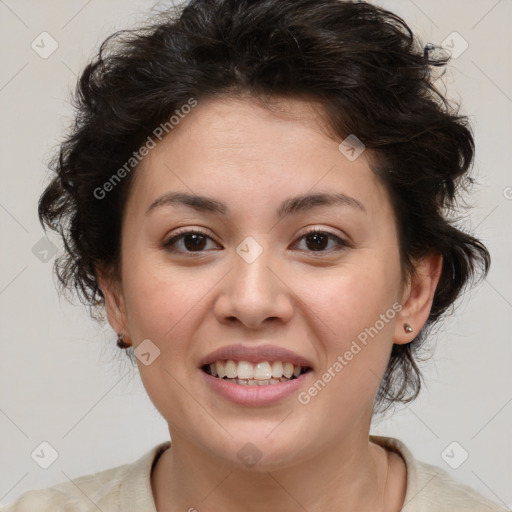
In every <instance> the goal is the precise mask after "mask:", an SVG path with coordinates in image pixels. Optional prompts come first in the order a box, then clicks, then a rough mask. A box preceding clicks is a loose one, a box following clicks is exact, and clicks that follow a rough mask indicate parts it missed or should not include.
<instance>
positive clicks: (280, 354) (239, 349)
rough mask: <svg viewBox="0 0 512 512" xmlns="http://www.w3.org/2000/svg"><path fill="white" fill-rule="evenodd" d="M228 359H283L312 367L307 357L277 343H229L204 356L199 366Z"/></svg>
mask: <svg viewBox="0 0 512 512" xmlns="http://www.w3.org/2000/svg"><path fill="white" fill-rule="evenodd" d="M228 359H232V360H233V361H248V362H250V363H258V362H260V361H268V362H273V361H281V362H284V363H286V362H289V363H293V364H295V365H300V366H303V367H309V368H312V364H311V362H310V361H308V360H307V359H306V358H304V357H302V356H300V355H298V354H296V353H295V352H292V351H291V350H288V349H286V348H283V347H279V346H277V345H256V346H254V345H251V346H247V345H227V346H225V347H221V348H219V349H217V350H214V351H213V352H210V353H209V354H208V355H206V356H205V357H203V358H202V359H201V361H200V363H199V367H200V368H201V367H202V366H204V365H206V364H210V363H214V362H215V361H222V360H228Z"/></svg>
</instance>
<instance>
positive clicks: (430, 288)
mask: <svg viewBox="0 0 512 512" xmlns="http://www.w3.org/2000/svg"><path fill="white" fill-rule="evenodd" d="M413 264H414V268H415V270H414V272H413V275H412V276H410V278H409V280H408V282H407V284H406V285H405V286H404V290H403V293H402V297H401V299H402V300H401V301H400V304H402V309H401V311H400V313H399V314H398V315H397V322H396V325H395V333H394V337H393V342H394V343H396V344H398V345H405V344H406V343H409V342H411V341H412V340H413V339H414V338H415V337H416V336H417V335H418V333H419V331H420V330H421V329H422V327H423V326H424V325H425V322H426V321H427V319H428V316H429V314H430V310H431V308H432V302H433V300H434V293H435V291H436V288H437V284H438V282H439V279H440V277H441V272H442V269H443V257H442V255H441V254H439V253H435V252H431V253H429V254H428V255H426V256H424V257H423V258H421V259H419V260H416V261H414V262H413ZM406 323H408V324H409V325H410V326H411V327H412V332H406V331H405V329H404V325H405V324H406Z"/></svg>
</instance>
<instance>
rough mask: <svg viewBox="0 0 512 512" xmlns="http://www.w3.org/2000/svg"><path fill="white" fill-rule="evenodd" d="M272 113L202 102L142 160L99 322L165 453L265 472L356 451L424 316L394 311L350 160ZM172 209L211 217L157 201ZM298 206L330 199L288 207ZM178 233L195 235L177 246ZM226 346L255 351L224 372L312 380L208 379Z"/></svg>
mask: <svg viewBox="0 0 512 512" xmlns="http://www.w3.org/2000/svg"><path fill="white" fill-rule="evenodd" d="M281 106H282V107H285V108H286V109H287V112H288V114H286V115H284V114H283V115H277V114H275V113H272V112H270V111H269V110H267V109H264V108H262V107H260V106H258V105H257V104H256V103H253V102H251V101H249V100H242V99H222V100H221V99H214V100H209V101H199V102H198V105H197V106H196V107H195V108H193V109H192V111H191V112H190V113H189V114H188V115H187V116H186V117H184V119H183V120H181V122H180V123H179V125H178V126H176V127H175V128H174V129H173V131H172V132H171V133H170V135H169V136H168V137H167V138H165V139H163V140H162V141H161V142H159V143H158V144H157V145H156V147H155V148H154V149H152V150H151V151H150V152H149V154H148V155H147V157H146V158H145V159H144V161H143V162H142V164H141V165H140V167H139V168H138V169H137V171H136V173H137V174H136V176H134V178H135V179H134V182H133V184H132V188H131V193H130V196H129V198H128V201H127V205H126V210H125V217H124V219H123V229H122V252H121V258H122V271H121V277H122V282H121V284H120V286H119V287H118V288H117V289H116V290H117V291H114V292H113V295H111V294H110V292H108V290H107V307H108V313H109V320H110V322H111V324H112V325H113V327H114V328H115V329H116V330H117V332H124V333H125V335H126V338H127V339H129V340H130V341H131V343H132V344H133V346H134V347H135V353H136V354H137V355H138V360H137V363H138V366H139V370H140V374H141V378H142V381H143V384H144V386H145V388H146V390H147V392H148V394H149V396H150V398H151V400H152V401H153V403H154V404H155V406H156V407H157V409H158V410H159V411H160V413H161V414H162V415H163V417H164V418H165V419H166V420H167V421H168V423H169V426H170V432H171V437H172V438H173V441H174V440H175V439H176V440H177V439H181V440H182V441H183V442H185V440H186V443H189V445H190V446H194V448H195V449H199V450H201V451H203V452H205V453H208V454H209V455H211V456H214V457H216V458H218V459H219V458H221V459H225V460H226V461H230V462H234V463H235V464H239V465H242V464H245V463H246V462H245V461H246V459H245V458H244V457H246V456H247V455H249V456H251V455H252V456H254V457H255V458H256V459H258V458H259V461H258V464H257V467H259V468H265V469H270V468H274V469H276V468H278V467H283V468H284V467H286V466H287V465H290V464H292V463H295V462H297V461H299V460H306V459H307V458H310V457H312V456H313V455H315V454H318V453H319V452H321V451H323V450H331V449H332V448H333V447H335V446H339V445H340V442H343V443H348V442H354V441H355V440H356V438H357V439H359V436H361V435H362V436H363V437H364V436H367V434H368V429H369V425H370V420H371V413H372V409H373V403H374V398H375V394H376V392H377V390H378V387H379V383H380V380H381V377H382V376H383V374H384V371H385V369H386V365H387V362H388V359H389V355H390V351H391V349H392V345H393V343H394V342H395V343H405V342H407V341H411V340H412V339H413V337H414V335H415V334H416V333H417V331H418V330H419V329H420V328H421V326H422V325H423V322H424V321H425V319H426V314H428V312H427V313H426V314H423V316H421V314H420V313H415V312H414V311H413V310H412V309H411V308H409V306H408V307H407V308H405V307H404V309H402V311H401V312H399V311H400V309H401V308H402V306H405V305H406V304H405V302H406V300H407V298H408V297H407V294H408V293H409V291H410V286H409V284H407V285H406V286H404V289H403V290H402V289H401V268H400V261H399V247H398V238H397V229H396V223H395V218H394V215H393V211H392V207H391V204H390V200H389V197H388V195H387V193H386V190H385V188H384V186H383V185H382V183H381V182H380V181H379V179H378V178H377V177H376V176H375V174H374V173H373V172H372V171H371V170H370V167H369V164H368V161H367V158H366V157H367V155H366V154H365V152H363V153H362V154H361V155H360V156H359V157H358V158H356V159H353V156H354V155H355V154H356V152H354V155H353V154H352V152H351V151H350V148H349V150H348V152H347V151H344V152H342V151H341V150H340V149H339V148H338V143H336V142H334V141H333V140H331V139H330V138H328V137H327V135H326V134H325V133H324V132H323V131H322V129H321V128H320V126H319V124H317V122H316V121H315V119H314V116H313V113H312V112H313V109H311V108H310V107H311V105H310V104H307V103H300V102H297V101H294V102H291V101H290V102H288V103H286V104H285V103H282V104H281ZM357 149H358V148H355V150H356V151H357ZM347 155H348V157H350V158H348V157H347ZM177 193H180V194H184V195H187V196H201V198H206V199H207V200H208V201H211V202H214V203H204V201H203V202H201V201H195V203H194V201H192V200H188V201H187V200H185V201H180V200H178V199H175V200H174V201H171V200H169V201H165V200H161V199H162V198H163V197H165V196H167V195H168V194H177ZM335 194H338V198H339V200H338V201H334V200H332V197H333V196H334V195H335ZM313 195H315V196H316V195H325V196H327V197H329V198H331V199H329V200H326V199H325V198H324V200H320V199H317V200H310V201H307V200H302V201H298V202H297V201H296V198H304V197H307V196H313ZM168 197H169V196H168ZM183 197H184V196H182V198H183ZM187 202H188V203H189V204H186V203H187ZM194 204H195V206H194ZM188 231H197V232H200V233H201V235H200V236H197V235H196V236H194V235H190V234H189V235H185V236H181V237H178V234H183V233H185V232H188ZM309 231H313V232H317V234H316V235H315V234H309V235H307V233H308V232H309ZM168 242H169V243H168ZM103 284H104V286H105V288H107V287H108V285H107V284H106V283H103ZM104 291H105V289H104ZM116 293H117V295H116ZM404 295H405V296H404ZM112 297H116V300H114V299H113V298H112ZM413 309H414V308H413ZM424 309H425V308H424ZM427 309H429V308H427ZM408 312H411V315H413V316H407V315H408V314H409V313H408ZM415 314H416V315H417V316H414V315H415ZM404 321H409V322H410V323H411V324H412V325H414V323H415V322H416V325H414V327H415V332H414V333H413V334H410V335H408V334H404V332H403V322H404ZM419 322H421V325H418V323H419ZM148 340H149V341H148ZM363 340H364V341H363ZM141 343H142V345H141ZM233 346H234V347H238V348H240V347H242V348H248V349H254V353H253V352H251V355H252V357H250V356H249V355H246V354H245V355H244V353H242V352H239V353H236V352H234V353H233V354H232V357H233V359H234V360H235V366H236V368H237V369H238V360H249V361H253V362H254V363H257V362H258V361H259V362H265V361H268V362H269V363H270V365H269V366H270V368H271V370H272V367H274V369H275V370H276V371H279V365H278V364H277V365H275V364H273V363H275V361H282V362H283V363H287V362H293V359H294V357H297V359H296V361H298V360H299V359H298V358H302V359H303V360H304V363H305V362H307V363H308V365H307V366H309V367H310V370H309V371H308V372H307V373H305V374H304V375H302V376H301V377H300V378H299V379H293V380H291V381H289V382H288V383H286V382H283V383H281V382H279V384H270V383H269V384H268V385H264V386H259V385H256V386H243V385H241V384H237V383H232V382H229V383H228V382H226V381H225V380H223V381H220V380H219V379H218V378H215V377H211V376H207V375H206V374H205V372H204V370H203V369H202V366H203V363H204V362H205V361H207V362H212V363H213V362H214V361H215V360H227V359H228V358H229V357H228V356H226V354H224V355H220V356H218V357H217V356H212V357H210V358H209V357H208V356H209V354H211V353H212V352H214V351H217V350H219V349H223V348H226V347H233ZM263 346H266V347H268V346H270V352H258V351H259V350H260V348H261V347H263ZM357 347H359V349H358V348H357ZM279 349H285V350H288V351H291V352H293V354H294V356H293V355H290V354H288V355H283V354H280V353H279V352H278V350H279ZM350 354H351V355H350ZM337 363H338V364H337ZM229 364H231V363H229ZM257 368H258V369H259V370H258V371H261V372H263V374H264V373H265V371H267V370H268V367H267V365H266V364H262V365H259V366H258V367H257ZM246 369H247V368H246ZM252 369H253V367H252V366H251V367H250V368H249V371H251V370H252ZM226 371H227V369H226ZM260 376H261V374H260ZM329 377H330V378H329ZM214 379H215V382H213V381H214ZM319 381H320V384H319ZM273 382H275V381H273ZM315 382H316V383H317V384H316V387H315ZM274 386H275V387H274ZM271 388H274V389H271ZM315 389H316V392H315ZM305 439H307V440H308V442H307V443H304V442H303V440H305ZM366 440H367V438H366ZM176 442H177V441H176ZM247 443H251V444H250V445H248V444H247Z"/></svg>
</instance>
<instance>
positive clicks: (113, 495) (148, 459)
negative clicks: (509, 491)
mask: <svg viewBox="0 0 512 512" xmlns="http://www.w3.org/2000/svg"><path fill="white" fill-rule="evenodd" d="M370 440H371V441H373V442H374V443H377V444H379V445H380V446H383V447H384V448H386V449H388V450H391V451H395V452H397V453H399V454H400V455H401V456H402V458H403V459H404V460H405V463H406V466H407V491H406V495H405V502H404V506H403V507H402V511H401V512H506V511H507V509H506V508H504V507H502V506H501V505H498V504H496V503H494V502H492V501H489V500H487V499H485V498H484V497H483V496H481V495H480V494H478V493H477V492H476V491H474V490H473V489H471V488H470V487H468V486H466V485H463V484H460V483H458V482H456V481H455V480H453V479H452V478H451V477H450V475H449V474H448V473H447V472H446V471H444V470H443V469H441V468H438V467H436V466H432V465H430V464H426V463H424V462H421V461H418V460H416V459H415V458H414V457H413V455H412V453H411V452H410V451H409V450H408V448H407V447H406V446H405V445H404V443H402V442H401V441H399V440H398V439H395V438H391V437H383V436H373V435H370ZM169 446H170V441H166V442H165V443H161V444H159V445H157V446H155V447H154V448H152V449H151V450H150V451H149V452H147V453H146V454H145V455H143V456H142V457H141V458H140V459H138V460H137V461H135V462H133V463H131V464H125V465H123V466H118V467H115V468H111V469H107V470H104V471H100V472H98V473H95V474H93V475H84V476H81V477H78V478H75V479H74V481H73V482H69V481H67V482H64V483H60V484H57V485H55V486H53V487H50V488H47V489H40V490H33V491H27V492H25V493H23V494H22V495H21V496H20V497H19V498H18V499H17V500H16V501H15V502H14V503H11V504H10V505H8V506H7V508H4V509H2V512H57V511H58V512H98V510H101V511H102V512H114V511H115V512H156V507H155V502H154V500H153V494H152V490H151V470H152V467H153V464H154V462H155V461H156V460H157V458H158V456H159V455H160V454H161V453H162V452H163V451H164V450H166V449H167V448H168V447H169Z"/></svg>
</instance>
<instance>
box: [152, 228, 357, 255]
mask: <svg viewBox="0 0 512 512" xmlns="http://www.w3.org/2000/svg"><path fill="white" fill-rule="evenodd" d="M186 235H201V236H204V237H206V238H209V239H211V240H213V239H212V238H211V236H210V235H208V233H206V232H204V231H201V230H198V229H185V230H183V231H178V232H177V233H175V234H174V236H172V237H171V238H170V239H169V240H167V241H165V242H164V243H163V244H162V245H163V247H164V248H165V249H166V250H168V251H169V252H173V253H176V252H180V251H177V250H176V249H175V248H174V247H173V245H174V244H175V243H176V242H177V241H179V240H182V239H183V238H184V237H185V236H186ZM311 235H326V236H328V237H329V238H331V239H334V240H335V241H336V243H337V244H338V249H335V250H336V251H338V250H343V249H345V248H348V247H352V245H351V244H350V243H349V242H347V241H346V240H343V239H341V238H340V237H338V236H337V235H335V234H334V233H331V232H329V231H324V230H320V229H318V228H313V229H310V230H309V231H306V232H305V233H303V234H302V235H301V236H300V237H299V238H298V240H302V239H304V238H307V237H308V236H311ZM302 251H304V252H309V253H312V254H314V255H317V254H322V253H331V252H332V249H331V250H320V251H312V250H307V249H302ZM204 252H205V251H202V250H201V251H187V250H185V251H184V253H185V254H190V255H193V254H194V255H195V254H202V253H204Z"/></svg>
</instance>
